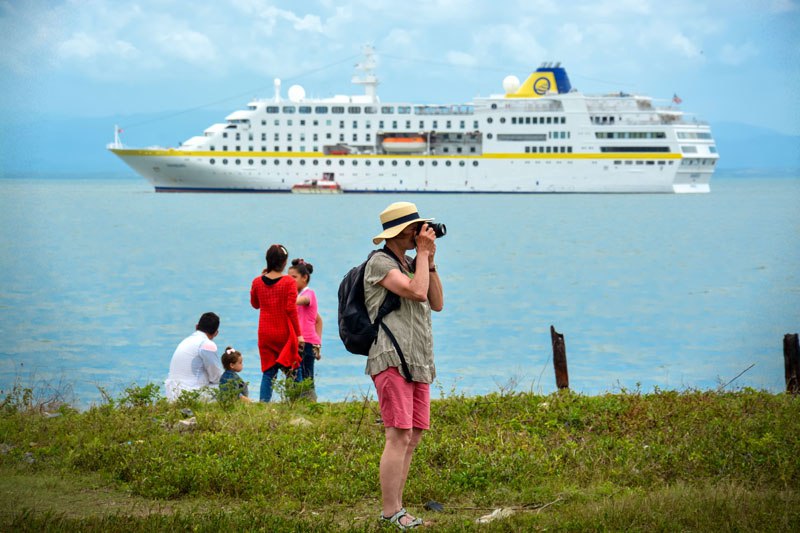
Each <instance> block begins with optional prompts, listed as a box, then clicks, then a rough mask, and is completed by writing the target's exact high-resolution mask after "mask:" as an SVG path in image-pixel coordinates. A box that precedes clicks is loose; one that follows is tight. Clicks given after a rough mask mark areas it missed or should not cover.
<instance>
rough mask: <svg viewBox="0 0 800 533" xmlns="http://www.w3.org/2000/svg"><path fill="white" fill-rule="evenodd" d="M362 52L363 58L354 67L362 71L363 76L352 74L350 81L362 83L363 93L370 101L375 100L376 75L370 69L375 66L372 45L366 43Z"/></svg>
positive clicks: (376, 96)
mask: <svg viewBox="0 0 800 533" xmlns="http://www.w3.org/2000/svg"><path fill="white" fill-rule="evenodd" d="M362 51H363V53H364V59H363V60H362V61H361V62H360V63H358V64H356V69H358V70H360V71H362V72H363V73H364V74H363V76H358V75H355V76H353V79H352V82H353V83H354V84H356V85H363V86H364V94H365V95H366V96H367V98H368V99H369V101H370V102H377V101H378V95H377V93H376V88H377V87H378V83H379V82H378V77H377V76H375V74H373V73H372V71H373V70H374V69H375V67H376V62H375V49H374V48H373V47H372V45H370V44H367V45H365V46H364V48H363V49H362Z"/></svg>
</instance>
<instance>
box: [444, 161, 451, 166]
mask: <svg viewBox="0 0 800 533" xmlns="http://www.w3.org/2000/svg"><path fill="white" fill-rule="evenodd" d="M444 164H445V165H446V166H448V167H449V166H450V165H452V164H453V162H452V161H445V162H444Z"/></svg>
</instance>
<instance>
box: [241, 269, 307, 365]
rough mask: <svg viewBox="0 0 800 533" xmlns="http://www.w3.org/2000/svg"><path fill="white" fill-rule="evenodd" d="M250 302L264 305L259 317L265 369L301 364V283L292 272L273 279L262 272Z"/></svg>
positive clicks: (254, 286)
mask: <svg viewBox="0 0 800 533" xmlns="http://www.w3.org/2000/svg"><path fill="white" fill-rule="evenodd" d="M250 305H252V306H253V308H254V309H260V310H261V313H260V315H259V317H258V353H259V355H260V356H261V371H262V372H264V371H266V370H268V369H269V368H272V367H273V366H275V364H276V363H278V364H280V365H283V366H285V367H288V368H297V367H299V366H300V362H301V361H302V358H301V357H300V353H299V351H298V348H299V345H298V342H297V336H298V335H300V323H299V322H298V321H297V283H296V282H295V281H294V279H292V278H291V277H290V276H281V277H280V278H278V279H276V280H270V279H269V278H267V277H266V276H259V277H257V278H256V279H254V280H253V283H252V285H251V287H250Z"/></svg>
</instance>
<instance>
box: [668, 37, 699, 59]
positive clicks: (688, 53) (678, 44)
mask: <svg viewBox="0 0 800 533" xmlns="http://www.w3.org/2000/svg"><path fill="white" fill-rule="evenodd" d="M668 45H669V47H670V48H671V49H673V50H676V51H678V52H680V53H681V54H683V55H684V56H685V57H687V58H689V59H694V58H696V57H699V56H700V55H701V54H702V51H701V50H700V48H698V47H697V45H695V44H694V43H693V42H692V41H691V39H689V38H688V37H686V36H685V35H683V34H682V33H676V34H675V35H673V36H672V38H671V39H670V40H669V41H668Z"/></svg>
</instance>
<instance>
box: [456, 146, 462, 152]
mask: <svg viewBox="0 0 800 533" xmlns="http://www.w3.org/2000/svg"><path fill="white" fill-rule="evenodd" d="M456 152H458V153H459V154H460V153H461V152H462V150H461V147H460V146H459V147H457V148H456Z"/></svg>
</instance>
